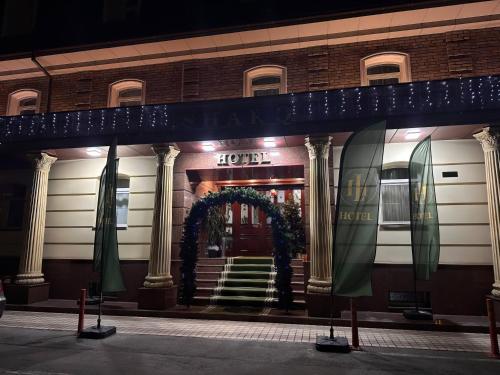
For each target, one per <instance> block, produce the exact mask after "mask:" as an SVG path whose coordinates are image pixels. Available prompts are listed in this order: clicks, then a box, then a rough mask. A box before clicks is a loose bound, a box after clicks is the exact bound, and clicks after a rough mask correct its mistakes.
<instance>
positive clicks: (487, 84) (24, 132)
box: [0, 76, 500, 150]
mask: <svg viewBox="0 0 500 375" xmlns="http://www.w3.org/2000/svg"><path fill="white" fill-rule="evenodd" d="M499 110H500V76H486V77H474V78H467V79H448V80H439V81H425V82H412V83H403V84H397V85H386V86H371V87H356V88H348V89H340V90H330V91H317V92H307V93H299V94H293V93H291V94H286V95H277V96H270V97H256V98H245V99H226V100H214V101H200V102H191V103H175V104H162V105H146V106H138V107H127V108H108V109H94V110H85V111H74V112H57V113H41V114H37V115H33V116H14V117H0V150H2V149H3V150H8V149H21V148H24V149H33V148H51V147H58V148H60V147H78V146H96V145H105V144H109V143H110V139H111V138H112V137H113V136H118V143H119V144H122V145H124V144H137V143H157V142H181V141H200V140H208V139H213V138H215V137H217V138H219V139H223V138H233V139H238V138H240V139H241V138H248V137H266V136H286V135H294V134H312V133H333V132H346V131H355V130H356V129H359V128H361V127H363V126H365V125H368V124H371V123H373V122H374V121H376V120H378V119H383V120H386V121H387V128H388V129H398V128H409V127H422V126H438V125H439V126H447V125H461V124H477V123H486V122H495V121H500V111H499Z"/></svg>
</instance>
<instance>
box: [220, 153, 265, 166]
mask: <svg viewBox="0 0 500 375" xmlns="http://www.w3.org/2000/svg"><path fill="white" fill-rule="evenodd" d="M260 164H271V159H270V158H269V153H268V152H227V153H220V154H217V165H219V166H224V165H260Z"/></svg>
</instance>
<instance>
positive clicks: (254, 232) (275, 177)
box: [188, 165, 305, 257]
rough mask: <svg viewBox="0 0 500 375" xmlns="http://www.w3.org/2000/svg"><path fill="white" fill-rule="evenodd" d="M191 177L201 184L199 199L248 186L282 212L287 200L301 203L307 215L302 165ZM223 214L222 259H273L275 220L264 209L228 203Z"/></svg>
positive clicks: (197, 172) (214, 171)
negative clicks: (260, 257)
mask: <svg viewBox="0 0 500 375" xmlns="http://www.w3.org/2000/svg"><path fill="white" fill-rule="evenodd" d="M188 176H189V179H190V181H191V183H193V184H196V185H197V189H196V190H197V195H198V196H199V197H201V196H203V195H204V194H206V193H207V192H208V191H221V190H224V189H227V188H236V187H246V188H252V189H255V190H257V191H258V192H259V193H261V194H263V195H265V196H266V197H267V198H268V199H269V200H270V201H271V202H272V203H273V204H275V205H276V206H278V207H279V209H280V211H281V212H282V213H283V209H284V205H285V203H286V202H287V201H292V202H295V203H297V204H298V206H299V211H300V213H301V215H304V213H305V198H304V167H303V166H302V165H289V166H288V165H287V166H284V165H281V166H265V167H252V166H248V167H247V166H246V167H239V168H220V169H211V170H191V171H189V172H188ZM202 187H203V188H202ZM223 211H224V214H225V221H226V226H225V232H226V236H225V237H224V239H223V246H222V254H221V256H222V257H237V256H253V257H255V256H266V257H269V256H272V251H273V238H272V227H271V221H270V220H271V219H270V218H268V217H267V216H266V215H265V213H264V212H263V211H262V210H261V209H259V208H257V207H252V206H248V205H246V204H239V203H233V204H229V203H228V204H227V205H226V206H225V207H223ZM304 221H305V220H304Z"/></svg>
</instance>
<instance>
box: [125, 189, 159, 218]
mask: <svg viewBox="0 0 500 375" xmlns="http://www.w3.org/2000/svg"><path fill="white" fill-rule="evenodd" d="M154 203H155V195H154V193H147V194H130V197H129V204H128V208H129V210H134V209H143V208H151V209H152V208H154ZM130 215H131V213H130V212H129V216H130Z"/></svg>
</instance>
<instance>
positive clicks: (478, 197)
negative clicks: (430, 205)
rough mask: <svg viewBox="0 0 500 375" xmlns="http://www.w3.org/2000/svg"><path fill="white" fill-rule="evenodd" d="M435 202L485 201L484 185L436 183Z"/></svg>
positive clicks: (486, 199)
mask: <svg viewBox="0 0 500 375" xmlns="http://www.w3.org/2000/svg"><path fill="white" fill-rule="evenodd" d="M436 200H437V203H438V204H440V203H487V202H488V198H487V196H486V185H438V186H436Z"/></svg>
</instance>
